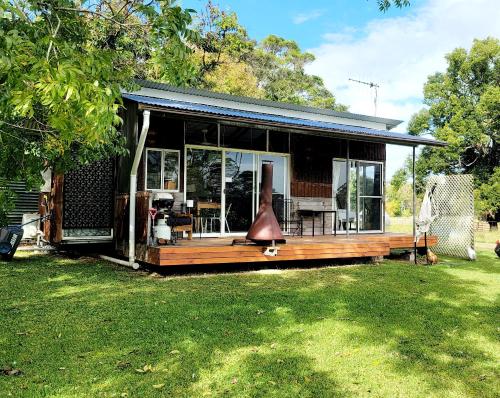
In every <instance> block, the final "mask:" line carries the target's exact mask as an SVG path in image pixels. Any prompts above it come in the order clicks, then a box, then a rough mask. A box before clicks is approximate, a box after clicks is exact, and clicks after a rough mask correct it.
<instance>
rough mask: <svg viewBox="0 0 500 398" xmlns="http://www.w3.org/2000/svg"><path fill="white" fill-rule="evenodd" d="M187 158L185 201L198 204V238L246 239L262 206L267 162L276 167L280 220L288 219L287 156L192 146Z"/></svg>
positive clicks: (274, 197) (274, 201) (276, 190)
mask: <svg viewBox="0 0 500 398" xmlns="http://www.w3.org/2000/svg"><path fill="white" fill-rule="evenodd" d="M185 158H186V168H185V170H186V177H185V178H186V189H185V192H186V196H185V199H186V200H193V201H194V208H193V213H194V215H195V220H194V231H193V232H194V233H195V234H199V235H200V236H219V235H221V234H238V235H243V234H245V233H246V232H247V231H248V229H249V228H250V225H251V224H252V222H253V219H254V217H255V214H256V212H257V210H258V206H259V195H260V179H261V169H262V163H263V162H272V163H273V203H274V204H277V207H275V211H277V212H278V214H277V215H276V216H277V218H278V220H280V219H281V220H282V219H283V218H284V216H285V214H281V213H283V212H284V209H285V207H284V206H283V203H284V201H285V200H286V199H287V198H288V163H289V161H288V156H287V155H280V154H269V153H260V152H254V151H245V150H236V149H215V148H203V147H194V146H193V147H190V146H188V147H187V148H186V157H185ZM276 209H278V210H276Z"/></svg>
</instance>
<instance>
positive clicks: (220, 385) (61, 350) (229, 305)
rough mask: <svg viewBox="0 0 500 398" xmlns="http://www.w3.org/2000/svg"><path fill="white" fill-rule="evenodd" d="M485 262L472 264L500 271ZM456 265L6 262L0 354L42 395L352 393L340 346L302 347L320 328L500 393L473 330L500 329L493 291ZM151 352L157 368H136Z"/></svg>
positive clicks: (448, 379) (14, 383)
mask: <svg viewBox="0 0 500 398" xmlns="http://www.w3.org/2000/svg"><path fill="white" fill-rule="evenodd" d="M457 264H462V265H461V266H462V267H464V266H465V265H464V264H466V263H464V262H461V263H460V262H459V261H457ZM481 264H482V263H477V264H473V265H471V264H470V263H467V264H466V267H467V270H474V271H476V272H479V273H485V272H490V273H491V274H498V270H497V271H496V272H495V271H494V270H492V269H491V267H490V266H488V265H487V264H486V265H481ZM449 269H450V267H448V266H438V267H428V268H427V267H413V266H410V265H408V264H402V263H394V262H390V263H385V264H383V265H381V266H376V267H372V266H364V267H348V268H327V269H309V270H295V271H294V270H289V271H286V272H278V273H271V274H260V273H241V274H233V275H218V276H217V275H212V276H210V277H199V276H198V277H196V276H194V277H189V278H153V277H151V276H149V275H148V274H147V273H134V272H130V271H128V270H126V269H124V268H119V267H116V266H114V265H110V264H108V263H103V262H95V261H93V260H90V259H89V260H85V259H83V260H79V261H75V260H68V259H64V258H60V257H46V256H38V257H34V258H29V259H28V260H22V261H15V262H13V263H9V264H4V263H2V264H0V280H2V282H0V284H1V286H2V289H1V292H0V300H1V303H2V309H1V310H0V316H1V317H2V319H5V320H6V322H7V323H8V324H9V327H8V328H6V329H5V330H4V331H2V332H1V335H0V336H1V339H0V358H6V359H5V360H6V362H8V363H10V362H13V361H16V362H17V364H18V366H19V367H22V370H23V371H24V372H25V375H24V376H23V377H19V378H15V379H10V380H9V382H10V386H11V388H12V390H14V388H20V389H21V390H20V391H24V392H28V391H29V392H31V393H38V394H42V393H43V394H47V395H51V394H53V395H54V394H59V395H61V396H64V395H67V396H78V395H81V396H85V395H89V394H92V395H100V394H103V393H106V394H111V393H117V394H118V393H122V392H126V393H128V394H130V396H132V395H134V394H135V395H141V396H156V395H163V394H165V395H169V394H170V395H172V396H203V395H204V394H206V395H208V394H211V395H212V396H224V395H227V396H280V397H281V396H301V397H307V396H311V397H318V396H327V397H331V396H348V395H349V394H352V395H357V394H354V393H353V391H354V390H352V388H351V387H352V386H350V385H347V384H346V383H345V377H344V378H343V379H342V380H343V381H341V380H340V375H337V374H335V372H332V371H331V369H332V366H331V362H332V358H329V357H325V356H321V357H320V358H318V357H314V356H311V355H309V354H306V353H305V348H304V347H305V345H306V343H307V342H308V340H310V339H313V341H314V338H313V337H311V333H313V332H317V331H320V333H322V335H324V336H330V335H331V336H333V337H332V338H331V339H332V340H335V339H336V340H335V341H332V344H346V345H348V344H349V341H356V342H358V343H359V344H360V345H361V346H364V347H369V346H375V347H377V346H383V347H386V349H387V350H389V351H390V352H391V353H394V355H392V356H390V357H387V358H386V359H384V361H385V365H386V366H388V368H389V369H390V371H391V372H393V373H395V374H399V375H400V376H401V378H404V377H405V376H407V375H413V376H415V377H417V378H419V379H421V380H425V381H426V383H427V384H428V386H429V388H432V391H434V392H437V393H438V395H439V394H446V393H447V392H448V391H449V389H450V388H458V389H459V390H460V391H465V392H468V393H470V394H471V395H477V394H479V395H482V396H488V395H491V396H494V395H495V381H494V380H495V377H496V376H498V368H496V365H495V356H494V353H491V352H489V351H488V349H487V348H485V347H483V346H482V345H481V342H478V340H477V338H475V337H474V336H477V335H480V336H479V337H478V338H479V339H482V340H484V341H487V342H489V341H491V342H497V340H498V329H497V325H498V321H499V319H498V301H497V302H496V303H495V302H493V303H492V302H491V301H488V300H485V299H483V298H481V297H480V296H479V295H478V291H477V289H478V288H479V287H481V282H480V281H478V280H476V279H474V280H472V279H462V278H460V277H458V276H456V275H454V274H452V273H450V272H449ZM335 328H338V329H339V330H336V329H335ZM303 329H304V330H305V331H304V330H303ZM318 344H321V343H318ZM492 344H493V343H492ZM273 345H274V347H273ZM328 349H329V347H328V346H325V350H328ZM358 355H360V356H363V355H366V353H360V354H358ZM359 361H360V362H361V363H362V364H365V362H366V360H365V359H364V358H360V359H359ZM8 363H6V364H3V363H0V366H4V365H8ZM319 363H322V364H324V363H326V365H320V364H319ZM147 364H151V365H152V366H153V371H151V372H146V373H139V372H137V371H136V369H139V368H142V367H143V366H144V365H147ZM346 364H347V363H346ZM61 369H62V370H61ZM341 371H342V369H339V372H341ZM363 380H364V381H363V382H365V383H366V379H363ZM2 383H7V381H6V379H5V378H4V379H0V387H1V386H2ZM162 384H163V386H161V385H162ZM46 386H47V387H46ZM153 386H157V387H158V386H161V387H158V388H157V389H155V388H154V387H153ZM452 386H453V387H452ZM5 388H7V390H9V388H8V387H5ZM402 388H403V390H404V385H403V387H402ZM365 391H366V389H365ZM357 392H358V393H359V391H357ZM394 393H395V394H396V391H395V392H394ZM21 395H22V394H21ZM406 395H412V394H411V391H407V392H406Z"/></svg>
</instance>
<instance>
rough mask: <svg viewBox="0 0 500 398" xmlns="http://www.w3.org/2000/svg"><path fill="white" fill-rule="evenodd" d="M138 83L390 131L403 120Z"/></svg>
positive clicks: (143, 81) (168, 85)
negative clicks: (377, 125)
mask: <svg viewBox="0 0 500 398" xmlns="http://www.w3.org/2000/svg"><path fill="white" fill-rule="evenodd" d="M136 83H137V84H138V85H139V86H141V87H144V88H151V89H155V90H162V91H170V92H173V93H181V94H189V95H196V96H199V97H205V98H217V99H221V100H226V101H233V102H240V103H244V104H253V105H260V106H269V107H272V108H279V109H288V110H292V111H299V112H307V113H312V114H316V115H327V116H333V117H340V118H344V119H353V120H363V121H367V122H375V123H381V124H385V125H386V128H387V129H388V130H390V129H392V128H394V127H396V126H397V125H399V124H401V123H402V121H401V120H396V119H389V118H385V117H379V116H368V115H360V114H358V113H352V112H339V111H334V110H333V109H323V108H315V107H312V106H306V105H298V104H290V103H287V102H278V101H271V100H266V99H260V98H252V97H244V96H240V95H231V94H225V93H217V92H214V91H208V90H200V89H198V88H192V87H176V86H172V85H170V84H165V83H158V82H152V81H149V80H140V79H136Z"/></svg>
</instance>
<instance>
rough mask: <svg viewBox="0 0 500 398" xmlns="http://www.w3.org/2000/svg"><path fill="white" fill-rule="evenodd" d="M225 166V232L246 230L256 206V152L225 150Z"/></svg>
mask: <svg viewBox="0 0 500 398" xmlns="http://www.w3.org/2000/svg"><path fill="white" fill-rule="evenodd" d="M225 166H226V168H225V181H224V183H225V189H224V193H225V199H226V200H225V213H224V214H225V216H226V221H225V223H224V227H225V232H226V233H235V232H246V231H248V229H249V228H250V225H252V221H253V216H254V208H255V195H254V192H255V181H256V173H255V159H254V154H252V153H247V152H232V151H225Z"/></svg>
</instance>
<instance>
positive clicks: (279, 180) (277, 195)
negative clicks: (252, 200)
mask: <svg viewBox="0 0 500 398" xmlns="http://www.w3.org/2000/svg"><path fill="white" fill-rule="evenodd" d="M265 162H272V164H273V210H274V213H275V215H276V218H277V219H278V223H279V224H280V226H281V227H282V229H283V227H284V220H285V219H286V217H287V214H285V213H286V211H287V209H288V206H287V205H286V203H285V202H286V200H287V199H288V190H287V173H288V157H287V156H279V155H266V154H262V155H259V156H258V184H256V185H257V186H258V189H257V192H256V194H257V195H256V197H257V200H256V204H257V205H256V209H255V211H257V210H258V203H259V195H260V185H261V184H260V183H261V180H262V175H261V173H262V164H263V163H265Z"/></svg>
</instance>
